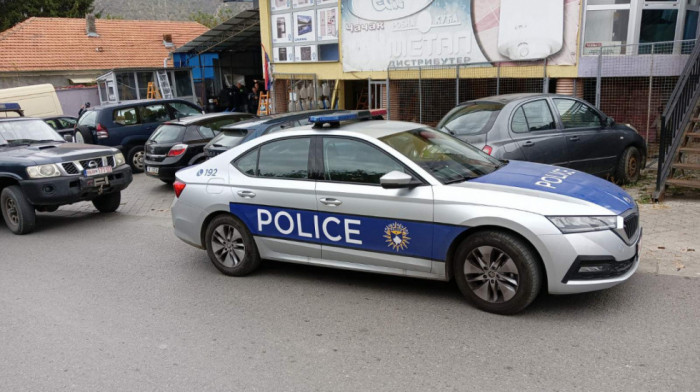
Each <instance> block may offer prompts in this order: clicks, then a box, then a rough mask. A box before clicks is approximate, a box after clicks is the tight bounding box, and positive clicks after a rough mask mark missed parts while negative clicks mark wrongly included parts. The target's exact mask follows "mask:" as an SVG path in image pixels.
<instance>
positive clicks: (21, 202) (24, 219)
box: [0, 185, 36, 234]
mask: <svg viewBox="0 0 700 392" xmlns="http://www.w3.org/2000/svg"><path fill="white" fill-rule="evenodd" d="M0 210H2V217H3V218H4V219H5V224H7V227H8V228H9V229H10V231H11V232H13V233H15V234H27V233H31V232H32V231H33V230H34V227H35V225H36V212H35V211H34V207H32V205H31V204H29V202H28V201H27V198H26V197H24V193H22V188H20V187H19V185H11V186H8V187H6V188H5V189H3V190H2V193H0Z"/></svg>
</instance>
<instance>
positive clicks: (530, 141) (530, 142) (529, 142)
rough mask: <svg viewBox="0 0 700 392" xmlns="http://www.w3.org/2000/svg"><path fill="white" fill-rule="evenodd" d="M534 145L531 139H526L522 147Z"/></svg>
mask: <svg viewBox="0 0 700 392" xmlns="http://www.w3.org/2000/svg"><path fill="white" fill-rule="evenodd" d="M534 145H535V142H533V141H532V140H528V141H526V142H525V143H523V147H532V146H534Z"/></svg>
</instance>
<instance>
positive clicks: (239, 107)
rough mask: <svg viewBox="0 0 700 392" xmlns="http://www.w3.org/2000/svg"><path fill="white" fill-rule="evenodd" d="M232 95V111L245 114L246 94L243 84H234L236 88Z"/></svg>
mask: <svg viewBox="0 0 700 392" xmlns="http://www.w3.org/2000/svg"><path fill="white" fill-rule="evenodd" d="M233 94H234V95H233V111H234V112H246V100H247V99H248V94H246V90H245V86H243V83H241V82H238V83H236V88H235V89H234V93H233Z"/></svg>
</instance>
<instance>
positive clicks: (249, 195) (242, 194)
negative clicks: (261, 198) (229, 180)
mask: <svg viewBox="0 0 700 392" xmlns="http://www.w3.org/2000/svg"><path fill="white" fill-rule="evenodd" d="M237 193H238V196H240V197H242V198H244V199H252V198H254V197H255V192H251V191H238V192H237Z"/></svg>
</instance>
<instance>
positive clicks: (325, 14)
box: [316, 8, 338, 41]
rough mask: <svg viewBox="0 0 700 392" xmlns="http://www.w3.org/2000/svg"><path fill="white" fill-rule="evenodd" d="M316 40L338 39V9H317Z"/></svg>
mask: <svg viewBox="0 0 700 392" xmlns="http://www.w3.org/2000/svg"><path fill="white" fill-rule="evenodd" d="M317 14H318V17H317V18H316V22H317V25H318V40H319V41H328V40H337V39H338V9H337V8H323V9H320V10H318V11H317Z"/></svg>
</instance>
